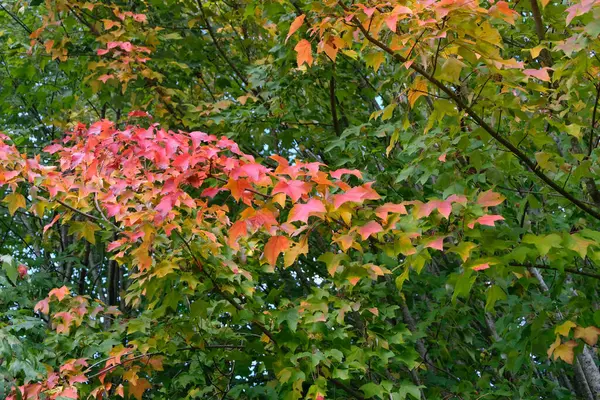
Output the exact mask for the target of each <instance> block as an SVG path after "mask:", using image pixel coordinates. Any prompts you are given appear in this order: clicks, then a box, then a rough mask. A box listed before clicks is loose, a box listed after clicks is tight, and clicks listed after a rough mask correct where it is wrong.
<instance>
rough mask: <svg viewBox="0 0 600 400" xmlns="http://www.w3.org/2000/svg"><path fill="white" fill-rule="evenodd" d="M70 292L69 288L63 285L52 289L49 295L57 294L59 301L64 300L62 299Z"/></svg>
mask: <svg viewBox="0 0 600 400" xmlns="http://www.w3.org/2000/svg"><path fill="white" fill-rule="evenodd" d="M69 293H70V292H69V288H68V287H66V286H63V287H61V288H55V289H52V290H51V291H50V293H49V294H48V297H52V296H56V298H57V299H58V301H62V299H64V298H65V296H66V295H68V294H69Z"/></svg>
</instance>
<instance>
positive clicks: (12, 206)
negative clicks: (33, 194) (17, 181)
mask: <svg viewBox="0 0 600 400" xmlns="http://www.w3.org/2000/svg"><path fill="white" fill-rule="evenodd" d="M3 201H4V202H5V203H6V204H7V205H8V212H9V213H10V215H14V214H15V211H17V210H18V209H19V208H25V207H27V203H26V202H25V197H24V196H23V195H22V194H20V193H17V192H13V193H11V194H9V195H8V196H6V197H5V198H4V200H3Z"/></svg>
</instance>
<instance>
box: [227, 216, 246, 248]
mask: <svg viewBox="0 0 600 400" xmlns="http://www.w3.org/2000/svg"><path fill="white" fill-rule="evenodd" d="M247 233H248V223H247V222H246V221H236V222H234V223H233V225H231V228H229V238H228V243H229V247H231V248H233V249H239V248H240V246H239V244H238V239H239V238H240V237H242V236H246V234H247Z"/></svg>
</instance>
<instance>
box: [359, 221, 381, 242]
mask: <svg viewBox="0 0 600 400" xmlns="http://www.w3.org/2000/svg"><path fill="white" fill-rule="evenodd" d="M381 231H383V228H382V227H381V225H379V224H378V223H377V222H375V221H371V222H368V223H367V224H365V225H363V226H361V227H360V228H358V233H359V235H360V237H361V238H362V240H367V239H368V238H369V237H370V236H371V235H374V234H376V233H379V232H381Z"/></svg>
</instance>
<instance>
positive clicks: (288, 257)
mask: <svg viewBox="0 0 600 400" xmlns="http://www.w3.org/2000/svg"><path fill="white" fill-rule="evenodd" d="M307 253H308V237H306V236H305V237H304V238H303V239H301V240H300V241H299V242H298V243H296V245H295V246H294V247H292V248H291V249H289V250H288V251H286V252H284V253H283V266H284V267H285V268H287V267H289V266H290V265H292V264H293V263H294V262H295V261H296V259H297V258H298V257H299V256H300V254H307Z"/></svg>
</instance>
